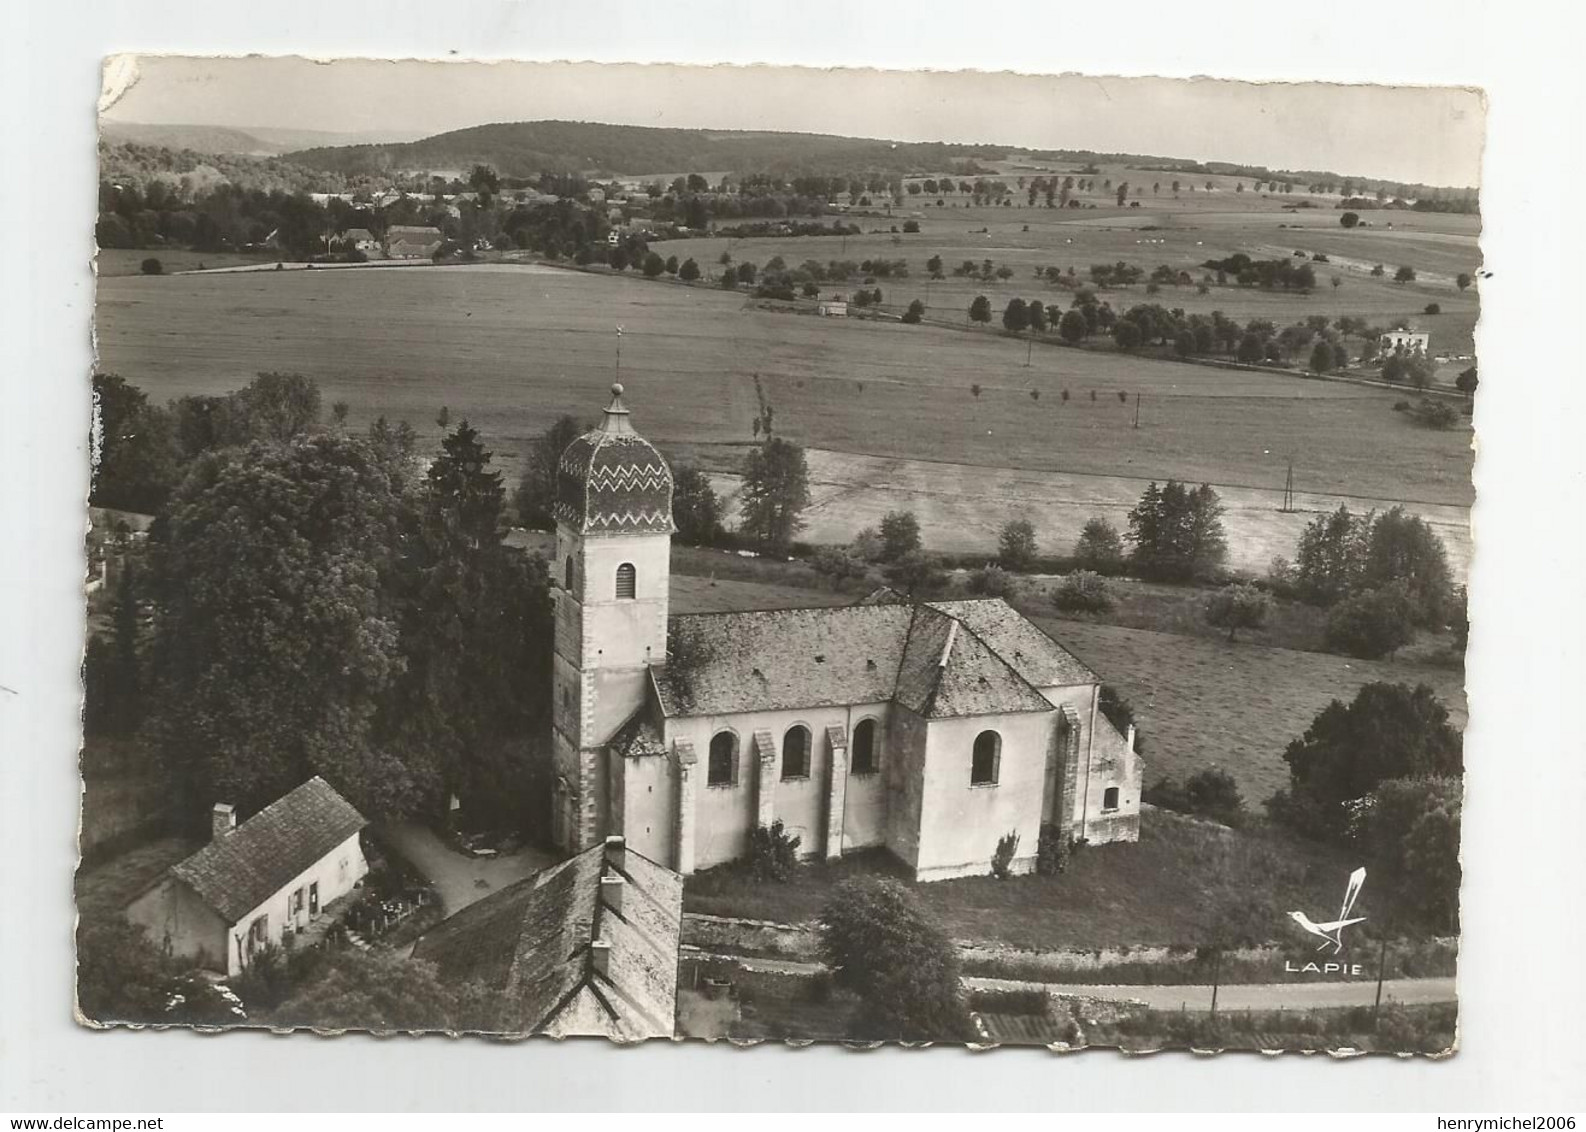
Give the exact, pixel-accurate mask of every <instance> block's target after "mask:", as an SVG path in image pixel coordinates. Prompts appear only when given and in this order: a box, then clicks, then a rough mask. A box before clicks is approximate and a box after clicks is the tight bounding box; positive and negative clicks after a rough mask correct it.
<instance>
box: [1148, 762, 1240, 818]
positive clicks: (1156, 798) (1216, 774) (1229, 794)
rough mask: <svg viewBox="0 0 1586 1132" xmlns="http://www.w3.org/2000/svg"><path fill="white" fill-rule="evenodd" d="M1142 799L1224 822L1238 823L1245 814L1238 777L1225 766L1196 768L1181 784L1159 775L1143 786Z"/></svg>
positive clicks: (1156, 804) (1182, 812) (1167, 807)
mask: <svg viewBox="0 0 1586 1132" xmlns="http://www.w3.org/2000/svg"><path fill="white" fill-rule="evenodd" d="M1141 801H1144V802H1149V803H1150V804H1151V805H1153V806H1161V807H1162V808H1163V809H1164V810H1174V811H1176V812H1178V813H1181V814H1193V815H1195V816H1197V817H1203V818H1209V819H1211V820H1212V821H1215V822H1221V823H1222V824H1223V825H1227V826H1237V825H1239V824H1241V823H1242V822H1243V821H1244V820H1245V818H1246V817H1247V816H1248V815H1247V814H1246V812H1245V800H1244V796H1243V795H1241V794H1240V793H1239V783H1238V781H1237V780H1236V779H1235V778H1234V776H1233V775H1231V774H1229V773H1228V772H1227V771H1226V770H1219V769H1217V768H1216V767H1207V768H1206V769H1205V770H1202V771H1197V772H1196V773H1195V774H1192V775H1190V777H1189V778H1187V779H1185V780H1184V782H1183V784H1182V785H1180V784H1179V783H1178V782H1176V781H1174V780H1173V779H1172V778H1166V777H1164V778H1161V779H1159V780H1158V781H1157V782H1156V784H1155V785H1153V786H1148V787H1146V790H1145V793H1144V794H1143V795H1142V797H1141Z"/></svg>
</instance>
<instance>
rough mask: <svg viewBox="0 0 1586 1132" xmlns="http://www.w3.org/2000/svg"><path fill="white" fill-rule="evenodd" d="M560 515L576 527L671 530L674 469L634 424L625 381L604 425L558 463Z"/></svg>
mask: <svg viewBox="0 0 1586 1132" xmlns="http://www.w3.org/2000/svg"><path fill="white" fill-rule="evenodd" d="M553 510H554V512H555V515H556V517H557V518H558V519H559V520H561V521H562V522H564V523H567V524H569V525H570V526H572V527H573V528H574V529H576V530H579V531H583V532H586V533H587V532H590V531H596V532H598V531H623V532H649V533H656V534H670V533H671V532H672V529H673V528H672V470H671V469H670V468H668V467H667V466H666V460H665V459H663V458H662V456H661V454H660V453H659V452H657V451H656V449H655V446H654V445H653V444H651V443H650V442H649V441H648V440H646V439H644V437H642V436H640V435H639V434H638V433H636V432H634V431H633V429H632V426H630V425H629V424H628V410H627V409H626V408H624V407H623V404H622V386H621V385H614V386H612V400H611V404H610V405H609V406H607V408H606V414H605V420H604V421H603V422H602V424H601V425H600V427H599V428H595V429H591V430H590V431H589V432H586V433H585V434H584V435H583V436H580V437H579V438H578V439H577V440H575V441H573V442H572V443H571V444H569V445H568V446H567V447H566V449H564V450H563V452H562V456H561V459H560V460H558V461H557V466H556V502H555V504H554V506H553Z"/></svg>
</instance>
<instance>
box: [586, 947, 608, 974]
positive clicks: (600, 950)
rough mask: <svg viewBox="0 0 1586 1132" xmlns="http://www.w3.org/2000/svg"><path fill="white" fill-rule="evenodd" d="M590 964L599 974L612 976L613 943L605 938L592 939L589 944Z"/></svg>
mask: <svg viewBox="0 0 1586 1132" xmlns="http://www.w3.org/2000/svg"><path fill="white" fill-rule="evenodd" d="M589 965H590V966H591V967H593V968H594V969H595V970H596V971H597V972H598V973H599V974H602V975H604V976H606V978H608V979H609V978H611V944H609V943H607V942H606V941H605V940H603V939H597V940H592V941H591V942H590V944H589Z"/></svg>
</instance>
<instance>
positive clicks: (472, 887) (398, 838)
mask: <svg viewBox="0 0 1586 1132" xmlns="http://www.w3.org/2000/svg"><path fill="white" fill-rule="evenodd" d="M380 834H381V836H382V837H384V838H385V839H386V841H387V842H389V843H390V845H391V847H392V848H393V849H394V850H395V851H396V852H398V853H400V854H401V855H402V857H403V859H404V860H406V861H407V862H408V864H410V865H412V866H413V867H414V868H415V869H417V870H418V871H419V872H420V873H422V874H423V875H424V877H425V878H426V879H427V880H428V881H429V882H430V883H431V884H432V885H434V886H435V891H436V892H437V893H439V894H440V898H441V906H442V908H444V909H445V912H446V914H447V915H448V916H452V915H456V914H457V913H458V912H460V911H461V910H462V909H464V908H466V907H468V905H470V904H472V903H473V902H474V901H476V900H478V899H480V898H481V897H485V896H489V895H490V894H491V893H492V892H495V891H497V890H498V889H502V888H505V887H507V885H509V884H512V883H513V882H514V881H519V880H522V879H523V878H524V877H526V876H529V875H531V874H533V873H537V872H539V871H540V870H541V869H543V868H546V867H548V866H550V865H554V864H555V863H556V858H555V857H554V856H553V855H552V854H550V853H545V852H542V851H540V850H538V849H520V850H518V851H517V852H516V853H509V854H504V855H502V856H499V857H470V856H468V855H466V854H463V853H459V852H457V850H455V849H453V848H452V847H451V846H450V845H447V844H446V843H445V842H444V841H442V840H441V839H440V838H439V837H437V836H435V833H434V832H433V831H432V830H430V829H429V828H428V827H427V826H422V825H419V824H418V823H417V822H396V823H393V824H391V825H384V826H381V827H380Z"/></svg>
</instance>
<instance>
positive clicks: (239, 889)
mask: <svg viewBox="0 0 1586 1132" xmlns="http://www.w3.org/2000/svg"><path fill="white" fill-rule="evenodd" d="M367 824H368V823H367V822H366V821H365V820H364V818H363V815H362V814H360V813H359V812H358V811H357V810H356V809H354V808H353V806H352V804H351V803H350V802H348V801H347V800H346V799H345V798H343V797H342V796H341V795H340V794H338V793H337V792H336V791H335V790H334V789H332V788H331V786H330V784H329V783H327V782H326V781H325V780H324V779H323V778H318V777H315V778H311V779H309V780H308V781H307V782H305V783H303V785H301V786H299V787H298V788H297V789H295V790H293V791H292V792H291V793H289V794H287V795H285V796H283V797H281V798H279V799H277V800H276V801H274V802H271V803H270V804H269V805H268V806H266V807H265V808H264V809H262V810H260V811H259V812H258V813H256V814H254V815H253V817H251V818H249V819H248V820H247V821H245V822H243V823H242V824H241V825H238V824H237V821H236V811H235V810H234V808H233V807H231V806H229V805H225V804H221V805H217V806H215V808H214V811H213V813H212V815H211V837H210V841H209V844H207V845H205V846H204V847H203V848H202V849H200V850H199V851H198V852H196V853H194V854H193V855H192V856H191V857H188V858H187V859H186V860H184V861H180V862H178V863H177V864H175V865H172V866H171V867H170V868H169V869H168V870H167V871H166V872H165V874H164V875H162V876H161V877H160V878H159V879H158V880H157V881H155V882H154V884H153V885H151V886H150V887H149V888H147V889H145V890H144V891H143V892H142V893H141V894H140V895H138V896H137V897H135V898H134V899H133V900H132V902H131V903H130V904H129V905H128V906H127V918H128V919H129V920H131V921H132V922H133V923H134V924H138V925H140V926H142V927H143V928H145V929H147V930H148V933H149V938H150V939H151V940H152V941H153V943H154V944H155V946H157V947H160V948H162V949H164V950H165V951H167V952H169V953H170V954H173V955H180V956H183V957H185V958H188V959H191V960H192V961H193V962H194V963H196V964H197V965H199V966H201V967H205V968H208V969H211V970H215V971H219V972H221V973H223V974H226V975H236V974H239V973H240V972H241V971H242V970H243V968H245V967H246V966H247V965H248V964H249V962H251V961H252V959H253V957H254V956H255V955H257V954H258V953H259V952H260V951H262V950H264V949H265V948H266V947H277V946H280V945H281V944H282V942H283V940H284V939H285V938H286V937H288V936H290V935H292V934H294V933H296V932H299V931H303V930H305V929H307V928H308V927H309V925H310V924H312V923H313V922H314V921H315V920H317V919H318V918H319V917H320V916H321V915H322V914H324V912H325V910H326V908H327V907H328V906H329V905H330V904H331V902H333V901H335V900H338V899H340V898H341V897H343V896H345V895H347V894H348V893H349V892H351V891H352V890H353V888H354V887H355V886H356V885H357V884H358V882H359V881H360V880H362V879H363V877H364V876H365V874H367V873H368V871H369V865H368V862H367V861H366V860H365V859H364V854H363V846H362V844H361V843H360V841H359V835H360V832H361V831H362V829H363V828H364V826H365V825H367Z"/></svg>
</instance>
